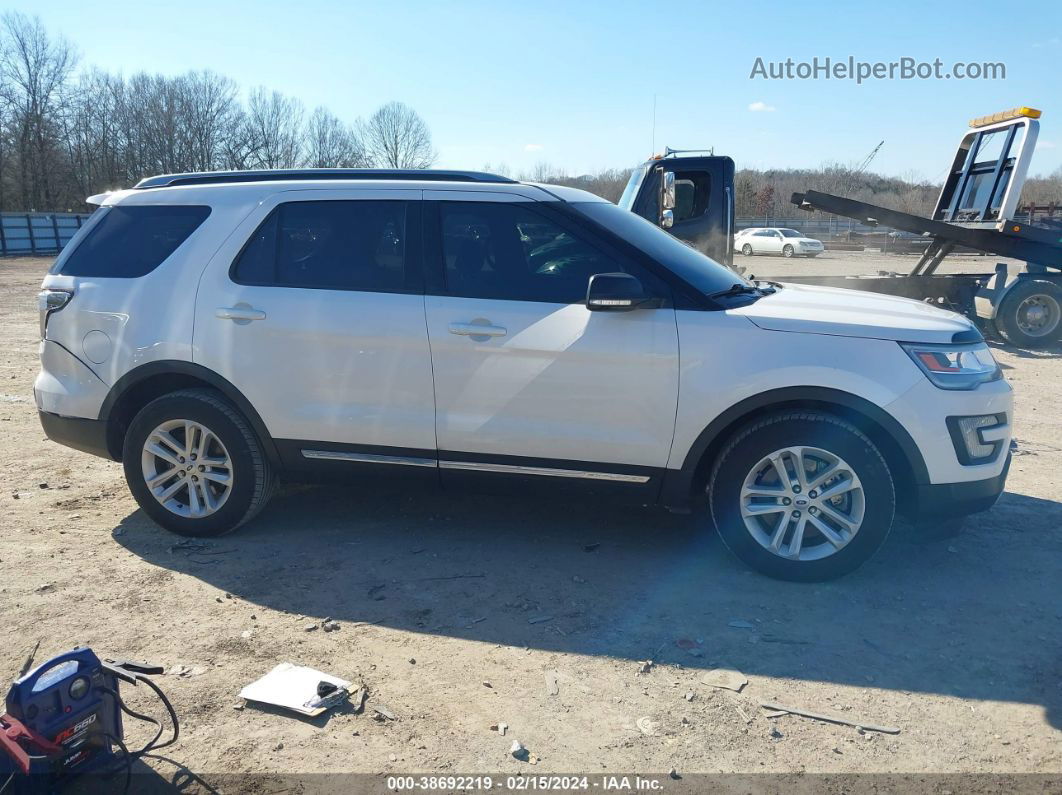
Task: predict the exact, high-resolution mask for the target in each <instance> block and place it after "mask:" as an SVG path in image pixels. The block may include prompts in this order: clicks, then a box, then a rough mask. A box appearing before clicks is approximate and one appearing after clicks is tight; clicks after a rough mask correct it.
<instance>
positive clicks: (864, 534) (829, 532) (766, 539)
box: [709, 411, 896, 582]
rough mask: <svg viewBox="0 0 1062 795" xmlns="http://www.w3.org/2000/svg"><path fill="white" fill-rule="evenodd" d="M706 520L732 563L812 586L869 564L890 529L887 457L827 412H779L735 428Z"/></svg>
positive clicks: (716, 473)
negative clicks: (711, 521)
mask: <svg viewBox="0 0 1062 795" xmlns="http://www.w3.org/2000/svg"><path fill="white" fill-rule="evenodd" d="M709 504H710V506H711V512H712V517H713V518H714V520H715V524H716V527H717V528H718V530H719V535H720V536H721V537H722V539H723V542H724V543H725V544H726V546H727V547H728V548H729V549H730V551H731V552H733V553H734V554H735V555H736V556H737V557H738V558H740V559H741V560H742V561H744V562H745V563H746V564H748V565H749V566H751V567H752V568H754V569H756V570H757V571H760V572H762V573H764V574H766V575H768V576H770V577H776V578H778V579H782V580H795V581H804V582H814V581H820V580H828V579H832V578H834V577H840V576H842V575H844V574H848V573H849V572H851V571H854V570H855V569H856V568H858V567H859V566H860V565H862V564H863V563H864V562H866V561H867V560H868V559H869V558H870V557H871V556H872V555H873V554H874V553H875V552H876V551H877V550H878V548H879V547H880V546H881V544H882V543H883V542H884V541H885V538H886V537H887V536H888V534H889V531H890V530H891V529H892V524H893V517H894V514H895V510H896V494H895V491H894V488H893V481H892V475H891V473H890V472H889V468H888V466H887V465H886V463H885V459H884V458H883V457H882V455H881V453H880V452H879V451H878V449H877V448H876V447H875V446H874V444H873V443H872V442H871V441H870V440H869V439H868V438H867V437H866V436H864V435H863V434H862V433H861V432H860V431H859V430H858V429H857V428H856V427H855V426H853V425H851V424H849V423H847V422H845V421H844V420H841V419H839V418H837V417H834V416H832V415H830V414H825V413H820V412H810V411H799V412H781V413H778V414H774V415H770V416H768V417H766V418H764V419H763V420H760V421H758V422H755V423H753V424H751V425H749V426H746V427H745V428H744V429H743V430H741V431H738V432H737V433H736V434H735V435H734V437H733V439H732V440H731V441H730V443H729V444H728V445H727V447H726V449H725V450H724V452H723V454H722V455H721V456H720V457H719V459H718V461H717V462H716V465H715V468H714V470H713V472H712V476H711V479H710V483H709Z"/></svg>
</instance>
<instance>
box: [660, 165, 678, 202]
mask: <svg viewBox="0 0 1062 795" xmlns="http://www.w3.org/2000/svg"><path fill="white" fill-rule="evenodd" d="M660 207H661V209H664V210H674V209H675V172H674V171H665V172H664V178H663V179H662V180H660Z"/></svg>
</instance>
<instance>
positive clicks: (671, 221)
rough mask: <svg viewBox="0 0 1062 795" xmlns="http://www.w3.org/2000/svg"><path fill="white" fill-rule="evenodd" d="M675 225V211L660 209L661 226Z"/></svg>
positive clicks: (669, 226)
mask: <svg viewBox="0 0 1062 795" xmlns="http://www.w3.org/2000/svg"><path fill="white" fill-rule="evenodd" d="M674 225H675V213H674V211H673V210H661V211H660V228H661V229H670V228H671V227H673V226H674Z"/></svg>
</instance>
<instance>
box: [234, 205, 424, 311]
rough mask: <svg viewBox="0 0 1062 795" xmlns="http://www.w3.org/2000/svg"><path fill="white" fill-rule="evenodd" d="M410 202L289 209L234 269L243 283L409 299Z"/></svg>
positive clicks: (271, 221)
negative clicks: (405, 295) (403, 294)
mask: <svg viewBox="0 0 1062 795" xmlns="http://www.w3.org/2000/svg"><path fill="white" fill-rule="evenodd" d="M406 210H407V202H404V201H370V200H357V201H315V202H288V203H286V204H282V205H280V206H279V207H277V208H276V209H275V210H274V211H273V212H272V213H271V214H270V216H269V217H268V218H267V219H266V220H265V221H264V222H263V223H262V225H261V226H259V227H258V229H256V230H255V232H254V234H253V235H252V236H251V239H250V240H248V241H247V245H246V246H244V249H243V251H242V252H240V255H239V256H238V257H237V258H236V261H235V262H234V263H233V268H232V278H233V280H234V281H236V282H237V283H239V284H252V285H262V286H277V287H304V288H317V289H324V290H363V291H366V292H406V291H407V290H411V289H414V288H416V287H417V286H416V285H415V284H414V282H415V281H416V280H415V279H411V274H410V269H409V268H408V267H407V257H406Z"/></svg>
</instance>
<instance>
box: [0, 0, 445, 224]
mask: <svg viewBox="0 0 1062 795" xmlns="http://www.w3.org/2000/svg"><path fill="white" fill-rule="evenodd" d="M435 159H436V154H435V150H434V149H433V147H432V142H431V132H430V131H429V129H428V126H427V124H425V122H424V121H423V119H421V118H420V116H418V115H417V114H416V112H415V111H413V110H412V109H411V108H409V107H407V106H406V105H403V104H401V103H398V102H391V103H388V104H386V105H384V106H383V107H381V108H379V109H378V110H377V111H376V112H375V113H373V114H372V115H371V116H369V117H368V118H367V119H358V120H357V121H355V122H353V123H348V122H345V121H343V120H341V119H339V118H338V117H337V116H336V115H335V114H333V113H332V112H331V111H329V110H328V109H327V108H325V107H318V108H315V109H314V110H313V111H312V112H309V113H307V112H306V109H305V108H304V107H303V106H302V103H301V102H299V100H298V99H295V98H293V97H288V96H285V95H283V94H281V93H280V92H277V91H270V90H267V89H265V88H256V89H253V90H251V91H250V92H249V93H248V94H247V95H246V98H244V97H243V92H242V91H241V90H240V87H239V86H237V85H236V83H234V82H233V81H232V80H230V79H229V78H227V77H223V76H221V75H218V74H215V73H213V72H209V71H201V72H189V73H188V74H185V75H180V76H177V77H167V76H164V75H153V74H145V73H140V74H135V75H132V76H130V77H123V76H122V75H116V74H111V73H108V72H103V71H100V70H98V69H87V70H84V71H78V57H77V54H76V52H75V50H74V48H73V47H72V46H71V44H70V43H69V42H68V41H66V40H65V39H64V38H62V37H57V36H53V35H51V34H49V32H48V31H47V30H46V29H45V28H44V27H43V25H42V24H41V22H40V20H39V19H37V18H30V17H27V16H25V15H22V14H18V13H8V14H5V15H3V17H2V18H0V210H70V209H72V210H78V209H83V208H84V206H85V205H84V199H85V197H86V196H89V195H91V194H94V193H100V192H101V191H104V190H110V189H115V188H123V187H128V186H130V185H133V184H135V183H136V182H137V181H138V180H140V179H141V178H143V177H145V176H148V175H151V174H159V173H167V172H170V173H172V172H181V171H209V170H215V169H246V168H292V167H301V166H306V167H326V166H335V167H352V168H356V167H369V166H378V167H390V168H427V167H428V166H430V165H431V164H432V163H433V162H434V161H435Z"/></svg>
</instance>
